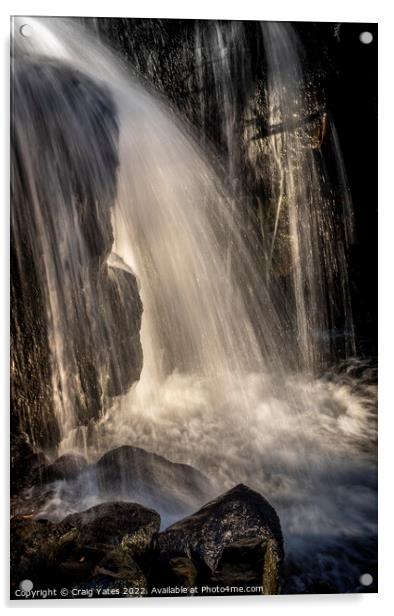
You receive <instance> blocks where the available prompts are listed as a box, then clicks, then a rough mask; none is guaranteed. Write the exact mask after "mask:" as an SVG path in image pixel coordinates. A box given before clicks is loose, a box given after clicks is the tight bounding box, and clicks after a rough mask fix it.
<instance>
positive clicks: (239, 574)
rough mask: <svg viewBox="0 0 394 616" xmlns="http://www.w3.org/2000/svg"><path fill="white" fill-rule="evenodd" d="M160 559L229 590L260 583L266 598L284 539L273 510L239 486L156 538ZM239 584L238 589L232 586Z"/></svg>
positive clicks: (275, 582)
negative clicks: (186, 564)
mask: <svg viewBox="0 0 394 616" xmlns="http://www.w3.org/2000/svg"><path fill="white" fill-rule="evenodd" d="M158 544H159V551H160V556H161V558H163V559H164V560H170V559H173V558H176V557H186V558H189V559H191V560H193V562H195V563H196V564H197V566H199V567H200V568H201V569H202V570H203V569H204V568H206V569H207V571H209V572H210V576H209V574H207V573H205V574H203V575H204V576H205V577H207V575H208V577H210V578H211V580H212V581H214V580H222V581H223V582H224V581H225V580H228V581H233V582H234V585H238V586H240V585H243V584H244V583H245V584H246V583H247V582H248V581H249V580H251V579H253V580H259V581H258V582H257V583H258V584H260V585H262V586H263V592H264V593H265V594H275V593H277V592H278V589H279V579H280V567H281V562H282V558H283V538H282V532H281V527H280V522H279V518H278V516H277V514H276V512H275V509H274V508H273V507H272V506H271V505H270V504H269V502H268V501H267V500H266V499H265V498H264V497H263V496H261V495H260V494H258V493H257V492H254V491H253V490H251V489H249V488H247V487H246V486H244V485H242V484H241V485H238V486H236V487H235V488H233V489H232V490H229V491H228V492H226V493H225V494H224V495H222V496H219V497H218V498H216V499H215V500H213V501H211V502H210V503H208V504H207V505H205V506H204V507H203V508H202V509H200V510H199V511H197V512H196V513H195V514H193V515H191V516H189V517H187V518H185V519H183V520H181V521H179V522H177V523H175V524H173V525H172V526H171V527H169V528H168V529H167V530H165V531H164V532H162V533H160V535H159V538H158ZM236 580H238V584H237V583H236Z"/></svg>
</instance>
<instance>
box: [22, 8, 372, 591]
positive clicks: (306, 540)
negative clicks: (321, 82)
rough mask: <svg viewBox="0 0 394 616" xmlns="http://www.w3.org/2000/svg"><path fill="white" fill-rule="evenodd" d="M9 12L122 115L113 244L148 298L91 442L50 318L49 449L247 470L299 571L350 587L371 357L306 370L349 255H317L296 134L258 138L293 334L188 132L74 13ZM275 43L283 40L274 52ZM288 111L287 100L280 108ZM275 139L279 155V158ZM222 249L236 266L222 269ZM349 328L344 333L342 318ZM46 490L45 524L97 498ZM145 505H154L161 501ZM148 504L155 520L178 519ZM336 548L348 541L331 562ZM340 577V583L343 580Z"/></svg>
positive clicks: (365, 530)
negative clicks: (115, 392)
mask: <svg viewBox="0 0 394 616" xmlns="http://www.w3.org/2000/svg"><path fill="white" fill-rule="evenodd" d="M20 23H22V22H20ZM23 23H29V24H30V25H31V26H32V29H33V33H34V34H33V36H32V37H30V38H29V39H27V40H21V38H20V34H19V25H20V24H19V23H18V20H17V25H16V29H15V38H16V42H15V47H16V54H17V55H18V54H19V55H20V54H21V53H27V54H28V55H30V56H32V57H35V56H38V55H44V56H49V57H51V58H56V59H58V60H61V61H62V62H66V63H70V64H72V66H75V67H77V68H79V69H80V70H82V71H83V72H85V73H86V74H87V75H89V76H90V77H92V78H94V79H95V80H97V81H99V82H104V83H105V84H106V85H107V86H109V87H110V90H111V92H112V94H113V98H114V100H115V102H116V105H117V108H118V110H119V120H120V122H119V124H120V127H119V128H120V145H119V149H120V169H119V174H118V187H117V198H116V205H115V208H114V210H113V219H112V223H113V230H114V236H115V243H114V252H115V253H116V254H117V255H119V256H120V257H121V258H122V259H123V261H124V262H125V264H127V266H128V267H130V268H131V269H132V270H133V271H134V272H135V273H136V275H137V277H138V280H139V285H140V293H141V298H142V302H143V305H144V314H143V322H142V332H141V338H142V346H143V353H144V365H143V371H142V375H141V379H140V381H139V382H138V383H137V384H135V385H134V386H133V387H132V389H131V390H130V391H129V393H127V394H125V395H124V396H122V397H119V398H117V399H115V400H114V401H113V402H112V403H111V404H110V405H109V408H107V409H106V413H105V415H104V416H103V418H102V419H101V420H100V421H99V422H98V424H97V425H96V427H95V429H94V431H93V432H94V435H93V437H90V439H89V440H87V438H86V432H87V431H86V430H85V429H82V430H81V429H76V428H75V418H74V416H73V407H72V404H71V403H70V399H65V393H67V391H68V385H67V383H68V380H67V365H69V364H68V363H67V362H66V363H65V359H64V353H63V354H62V352H61V351H62V349H63V348H64V347H63V346H62V331H61V330H60V331H59V330H56V328H54V330H53V332H52V333H53V343H54V349H53V352H54V354H55V357H56V363H57V370H58V371H59V372H60V373H61V374H63V376H64V383H65V384H64V386H63V387H62V388H60V390H59V392H58V394H59V397H60V398H62V399H61V400H60V401H59V408H60V410H59V411H58V420H59V423H60V424H61V428H62V436H63V440H62V443H61V445H60V448H59V452H60V453H64V452H67V451H76V450H77V451H79V452H81V451H82V452H83V453H85V454H86V455H87V456H88V457H89V458H90V459H92V460H95V459H96V458H97V457H98V456H99V455H100V453H103V452H105V451H107V450H108V449H110V448H111V447H114V446H116V445H120V444H129V445H138V446H140V447H143V448H146V449H147V450H150V451H154V452H155V453H159V454H161V455H164V456H166V457H167V458H169V459H170V460H172V461H174V462H183V463H188V464H191V465H192V466H194V467H196V468H197V469H199V470H200V471H202V472H203V473H205V474H206V475H207V477H209V478H210V479H211V480H212V482H213V483H214V485H215V486H216V489H217V492H220V491H224V490H225V489H227V488H229V487H231V486H233V485H234V484H235V483H239V482H243V483H246V484H247V485H249V486H250V487H252V488H255V489H257V490H259V491H261V492H262V493H263V494H264V495H265V496H266V497H267V498H268V499H269V500H270V501H271V502H272V504H273V505H274V506H275V507H276V508H277V511H278V513H279V516H280V518H281V522H282V527H283V531H284V535H285V548H286V551H287V554H288V555H289V556H291V555H292V554H293V555H296V557H297V559H299V560H300V562H302V561H303V560H304V561H305V563H306V562H307V561H308V558H309V559H310V561H308V566H307V569H308V570H309V571H312V569H313V567H314V566H315V565H316V563H317V561H319V565H318V568H319V570H320V569H322V570H323V569H324V570H325V571H326V574H325V575H326V577H327V579H330V580H335V583H336V584H337V586H338V587H341V586H340V585H341V584H342V585H343V587H344V588H345V589H346V588H355V587H357V580H358V576H359V575H360V574H361V573H364V572H365V571H363V570H360V571H359V568H360V567H361V566H364V564H362V565H360V564H359V561H360V558H361V557H360V556H359V552H360V551H359V549H358V548H357V549H356V548H354V544H355V542H356V543H357V541H359V540H361V541H366V540H367V539H368V541H369V540H370V538H371V537H373V536H374V535H375V533H376V467H375V463H376V460H375V448H374V447H375V442H376V409H375V402H374V401H375V395H376V392H375V389H374V385H373V379H371V378H370V375H369V373H368V369H367V368H365V370H361V369H357V370H352V369H351V368H350V367H349V369H348V370H347V371H346V370H342V371H341V374H340V375H336V376H335V375H334V374H331V375H330V378H329V377H328V376H327V377H326V378H324V377H322V376H321V377H316V376H312V375H313V370H314V369H315V368H316V364H318V360H319V358H320V355H321V353H320V351H321V341H320V339H319V337H318V336H317V335H313V333H314V332H315V334H316V332H319V331H321V332H323V331H324V327H327V325H328V320H327V319H326V315H327V307H326V304H327V293H328V292H329V291H330V290H331V292H334V286H332V287H328V290H327V288H325V289H323V288H322V286H321V276H322V273H323V272H327V271H328V270H329V269H330V268H339V271H340V272H342V271H343V272H345V269H344V268H345V267H346V262H345V260H344V253H343V252H341V250H342V248H341V247H342V244H341V241H340V240H338V239H337V238H336V237H335V238H334V240H335V241H333V242H331V240H330V239H329V237H330V236H329V235H327V234H326V239H327V245H325V246H323V248H324V250H323V258H321V256H320V254H319V250H320V249H321V248H322V247H321V244H319V242H320V241H321V240H320V239H318V238H317V236H316V232H317V231H316V229H317V227H319V225H323V227H324V225H327V229H328V230H329V227H330V218H329V216H328V215H327V212H326V210H327V208H328V203H327V202H326V201H324V198H323V195H322V192H321V190H322V189H321V186H320V184H319V173H318V168H317V167H316V166H315V162H314V161H312V160H311V159H309V158H308V157H309V156H310V154H308V153H307V152H306V151H304V150H300V149H299V148H298V145H297V141H296V135H294V134H292V136H288V137H286V136H285V137H283V136H281V137H275V136H273V137H270V142H269V146H268V147H269V148H272V150H273V151H275V152H276V161H277V164H281V172H282V173H283V174H284V180H283V183H282V191H286V203H287V206H286V207H287V209H288V212H287V219H288V225H289V228H290V234H291V237H292V243H291V246H292V251H293V252H292V257H291V258H292V262H293V270H292V273H291V278H292V294H293V298H292V306H294V314H293V315H292V316H291V317H290V319H289V321H290V322H291V323H292V324H293V325H294V323H295V324H296V326H295V328H293V330H292V333H290V330H289V328H288V327H287V325H288V322H287V321H284V320H283V314H281V313H280V312H278V310H277V305H276V302H275V301H273V299H272V297H271V292H270V289H271V284H270V276H269V275H268V276H267V278H266V279H265V280H262V279H261V278H260V277H259V275H258V274H257V271H256V267H255V263H256V261H255V259H257V258H258V255H253V252H252V251H251V250H250V249H249V247H248V245H247V243H245V239H244V238H243V237H242V235H241V232H240V224H238V214H237V209H236V203H234V201H233V200H232V198H231V196H229V195H228V194H227V191H226V190H225V189H224V187H223V183H222V180H221V178H220V176H219V175H218V172H217V170H216V169H215V164H214V161H213V160H212V159H211V158H210V157H209V156H208V155H207V154H206V153H204V152H203V151H202V150H201V149H200V147H199V146H198V145H197V141H196V140H195V139H194V137H193V134H192V131H191V130H190V129H189V128H188V127H186V126H185V125H184V124H183V123H182V122H181V121H180V120H179V119H178V118H177V117H176V116H175V115H174V114H173V113H172V112H171V111H170V110H169V109H167V108H166V106H165V103H164V102H163V101H162V100H160V99H159V98H158V97H156V96H155V95H154V94H152V92H149V91H148V90H147V89H145V88H144V87H143V86H142V85H141V84H140V83H139V81H138V79H137V78H136V77H135V76H134V75H133V74H131V73H130V71H128V70H127V67H124V66H121V62H120V60H119V59H118V58H116V57H115V56H113V55H112V53H111V52H109V51H108V50H107V49H105V48H104V47H103V46H102V45H101V44H100V45H99V44H98V43H97V42H96V41H94V40H93V39H90V38H89V36H88V35H87V33H84V32H82V31H80V30H79V29H78V27H76V26H75V25H73V24H72V23H70V22H66V21H63V20H55V19H42V20H34V19H27V20H25V19H24V20H23ZM264 28H265V31H264V39H265V44H266V49H267V54H268V56H269V55H270V54H271V56H272V58H271V62H270V64H269V66H270V67H271V71H272V74H271V77H270V79H269V80H268V89H269V93H270V97H271V98H270V99H269V100H270V101H271V115H272V123H273V124H275V123H277V122H280V121H283V118H281V117H277V116H275V113H276V114H278V113H279V115H280V113H283V110H284V109H287V108H288V103H287V102H286V101H284V99H283V97H284V96H285V93H286V92H288V89H289V87H291V86H289V84H288V83H286V84H285V85H284V81H283V80H285V79H286V78H289V77H288V76H287V77H286V78H285V77H283V71H282V64H281V63H283V62H284V61H286V58H287V55H286V54H288V53H290V52H292V51H293V50H294V43H293V42H292V39H291V34H290V33H289V32H288V31H287V30H286V29H284V30H283V29H281V30H279V31H277V30H276V29H275V26H264ZM18 37H19V38H18ZM217 37H218V40H219V42H220V41H221V38H220V36H219V34H217ZM275 37H276V38H275ZM283 37H284V38H283ZM276 40H280V41H281V45H282V46H281V45H279V49H281V50H282V51H281V52H280V54H279V57H278V56H277V55H275V53H276V52H275V49H277V47H275V41H276ZM283 41H285V48H284V50H283V44H284V42H283ZM286 45H287V46H286ZM275 70H276V72H275ZM297 70H298V65H297ZM281 71H282V72H281ZM278 75H279V77H278ZM285 86H286V87H285ZM300 96H301V94H300ZM275 97H276V98H277V100H276V102H275ZM300 104H301V103H300ZM286 105H287V107H286ZM290 111H291V113H295V112H294V110H293V109H291V106H290ZM226 126H227V128H226V130H227V131H229V130H230V128H229V125H228V124H227V125H226ZM289 134H291V132H289ZM228 135H229V136H228V142H229V143H230V144H231V134H230V133H228ZM283 139H287V142H286V143H284V144H283ZM281 140H282V142H281ZM281 148H284V151H285V154H286V156H285V157H284V158H283V156H282V154H281V155H280V160H279V162H278V151H279V152H280V150H281ZM252 154H253V153H252ZM229 168H230V170H231V166H230V167H229ZM305 170H307V171H308V172H309V173H310V176H309V177H308V182H309V183H310V184H309V188H310V189H312V192H313V190H315V191H316V193H314V195H315V201H312V206H313V207H315V208H317V209H316V211H312V210H311V209H309V210H308V209H307V210H305V208H304V209H303V210H302V209H301V205H300V204H302V202H303V200H308V199H310V194H309V192H307V191H306V185H305V181H304V183H302V182H300V186H301V189H300V191H299V190H298V189H297V190H295V188H294V190H293V192H291V187H292V186H293V187H294V186H295V185H296V184H297V181H299V180H300V177H301V176H300V174H302V172H303V171H305ZM230 192H231V191H230ZM283 197H284V192H282V193H280V194H279V195H278V196H277V213H278V216H279V215H280V208H281V207H282V205H283ZM281 204H282V205H281ZM309 205H311V202H310V201H309ZM345 211H346V212H347V210H345ZM343 224H344V225H345V227H346V225H347V224H348V219H347V218H346V220H344V221H343ZM324 228H325V227H324ZM346 228H347V227H346ZM276 230H277V229H276ZM323 235H324V234H323ZM334 235H335V234H334ZM272 242H273V245H274V242H275V234H274V236H273V238H272ZM315 242H316V245H315ZM229 245H230V246H231V250H232V261H233V262H235V264H236V265H235V266H234V267H233V268H232V269H231V271H229V268H228V247H229ZM52 248H53V247H51V249H52ZM44 249H45V247H44ZM339 249H340V250H339ZM268 253H269V251H268ZM59 276H60V277H63V276H67V273H65V272H62V271H60V272H59V271H56V272H53V271H51V270H49V274H48V280H49V283H48V284H49V287H50V290H51V292H53V293H54V296H53V303H52V305H51V310H52V315H51V318H52V321H53V313H55V316H56V311H58V310H61V306H59V305H58V304H57V303H56V289H58V288H59V286H60V284H61V283H62V282H63V281H62V280H61V279H59ZM305 288H308V289H309V292H308V298H307V299H306V298H305V293H304V292H303V290H305ZM347 293H348V291H347V286H346V280H345V279H343V287H342V300H343V302H344V304H345V306H346V308H347V309H349V306H348V297H347ZM87 327H89V323H87ZM346 327H349V328H350V330H351V327H352V326H351V319H350V318H349V321H348V322H347V324H346ZM294 331H295V332H296V334H295V335H294ZM59 349H60V351H59ZM300 357H301V358H302V361H299V358H300ZM68 361H69V360H68ZM300 363H301V365H302V369H298V370H297V369H296V367H297V366H299V364H300ZM349 366H350V364H349ZM359 368H360V367H359ZM74 386H75V384H74ZM64 392H65V393H64ZM55 487H56V490H55V495H52V497H51V499H50V501H49V502H46V503H45V504H44V505H43V509H42V512H41V513H45V514H47V515H49V516H50V517H52V518H54V519H58V518H59V517H61V516H62V515H64V514H66V513H68V512H69V511H73V510H78V509H79V510H82V509H84V508H86V507H87V506H90V505H92V504H95V503H97V502H100V501H101V500H103V498H105V497H103V496H102V495H100V493H98V492H97V485H96V483H95V481H94V479H93V480H92V481H91V482H88V481H85V483H84V485H83V486H81V485H80V486H79V487H78V490H77V491H76V486H75V484H72V485H65V484H64V483H63V482H60V483H59V484H57V485H56V486H55ZM75 495H77V498H75ZM129 497H130V499H131V500H133V498H135V495H133V494H130V495H129ZM207 497H208V494H207ZM147 504H149V505H151V506H156V508H157V509H158V510H159V511H160V503H151V502H149V503H147ZM201 504H202V503H201ZM161 513H162V514H163V525H164V526H165V525H166V524H168V523H170V522H171V521H173V520H174V519H176V517H177V515H178V512H177V511H173V512H168V511H161ZM348 542H349V545H350V547H349V548H348V547H346V546H347V545H348ZM344 546H345V547H344ZM332 548H335V549H334V553H333V555H332V556H331V555H330V550H331V549H332ZM338 549H339V550H343V553H344V554H345V552H346V557H345V556H343V558H342V560H338V554H337V552H335V550H338ZM354 549H355V550H356V556H354V555H353V552H352V550H354ZM357 550H358V551H357ZM300 555H301V556H300ZM361 560H362V559H361ZM345 573H346V575H349V576H350V578H349V580H347V581H346V580H345V581H342V582H341V580H344V579H345V578H346V575H345ZM344 576H345V578H344ZM300 584H301V582H300Z"/></svg>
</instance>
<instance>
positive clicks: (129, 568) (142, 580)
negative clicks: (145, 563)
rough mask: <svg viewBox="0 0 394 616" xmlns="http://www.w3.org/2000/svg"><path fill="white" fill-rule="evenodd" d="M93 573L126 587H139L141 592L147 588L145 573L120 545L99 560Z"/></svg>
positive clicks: (144, 591)
mask: <svg viewBox="0 0 394 616" xmlns="http://www.w3.org/2000/svg"><path fill="white" fill-rule="evenodd" d="M95 575H103V576H106V577H108V578H110V581H111V582H112V583H116V582H117V583H119V584H120V583H123V586H126V587H127V588H139V589H140V592H141V593H143V594H145V593H146V592H147V590H148V582H147V580H146V577H145V575H144V574H143V572H142V571H141V569H140V567H139V566H138V564H137V563H136V562H135V560H133V558H132V557H131V556H130V554H129V553H128V551H127V550H124V549H123V548H122V547H118V548H115V549H114V550H112V551H111V552H109V553H108V554H107V555H106V556H105V557H104V558H103V559H102V560H101V561H100V563H99V564H98V566H97V567H96V569H95Z"/></svg>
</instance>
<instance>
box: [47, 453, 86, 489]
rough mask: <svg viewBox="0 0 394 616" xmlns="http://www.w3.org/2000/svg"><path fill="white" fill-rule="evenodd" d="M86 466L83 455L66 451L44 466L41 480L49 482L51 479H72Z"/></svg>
mask: <svg viewBox="0 0 394 616" xmlns="http://www.w3.org/2000/svg"><path fill="white" fill-rule="evenodd" d="M87 466H88V463H87V461H86V459H85V458H84V457H83V456H81V455H79V454H73V453H67V454H64V455H63V456H60V457H59V458H57V459H56V460H55V461H54V462H53V463H52V464H49V465H48V466H46V467H45V469H44V470H43V472H42V476H43V480H44V481H45V482H46V483H50V482H52V481H59V480H65V479H74V478H75V477H77V476H78V475H79V474H80V473H81V472H82V471H83V470H84V469H85V468H87Z"/></svg>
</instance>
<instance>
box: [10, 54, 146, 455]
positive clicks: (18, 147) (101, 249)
mask: <svg viewBox="0 0 394 616" xmlns="http://www.w3.org/2000/svg"><path fill="white" fill-rule="evenodd" d="M12 79H13V87H12V90H13V105H12V110H11V135H12V139H11V146H12V147H11V167H12V173H11V197H12V207H11V408H12V434H13V436H15V437H19V435H21V434H23V433H25V434H26V435H27V437H28V439H29V441H30V443H31V444H32V445H34V446H36V447H41V448H43V447H48V448H53V447H55V446H56V445H57V444H58V443H59V440H60V438H61V426H59V421H58V418H59V417H61V416H62V412H63V411H59V408H60V409H63V410H64V408H67V409H71V411H70V412H71V413H72V414H73V417H71V421H69V423H68V428H69V427H70V425H71V426H74V427H75V426H79V425H87V424H88V423H89V422H90V421H92V420H93V421H94V420H95V419H97V418H98V417H99V416H100V414H101V413H102V411H103V408H104V405H105V404H106V403H107V402H108V398H110V397H112V396H117V395H119V394H121V393H124V392H125V391H127V390H128V388H129V387H130V385H131V384H132V383H133V382H134V381H136V380H137V379H138V378H139V376H140V373H141V368H142V348H141V343H140V337H139V336H140V335H139V332H140V327H141V315H142V304H141V300H140V296H139V291H138V284H137V280H136V278H135V276H134V275H133V273H132V272H131V271H130V270H127V268H125V267H123V266H122V267H119V266H118V265H117V264H112V265H109V264H108V263H107V259H108V256H109V254H110V252H111V249H112V245H113V231H112V224H111V211H112V207H113V203H114V199H115V196H116V175H117V168H118V162H119V161H118V144H117V141H118V118H117V112H116V108H115V105H114V102H113V100H112V97H111V94H110V92H109V91H107V90H106V89H105V88H104V87H103V86H101V85H99V84H97V83H95V82H94V81H92V80H91V79H90V78H89V77H87V76H85V75H83V74H81V73H80V72H79V71H77V70H75V69H73V68H72V67H71V66H69V65H67V64H62V63H61V62H55V61H52V62H50V61H48V62H43V61H42V59H40V61H39V62H36V61H32V60H27V59H21V58H18V59H16V60H15V63H14V64H13V71H12ZM61 375H67V377H66V378H63V379H62V376H61ZM58 411H59V412H58Z"/></svg>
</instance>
